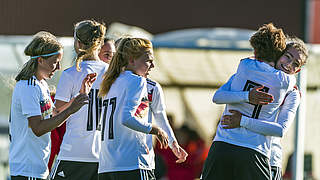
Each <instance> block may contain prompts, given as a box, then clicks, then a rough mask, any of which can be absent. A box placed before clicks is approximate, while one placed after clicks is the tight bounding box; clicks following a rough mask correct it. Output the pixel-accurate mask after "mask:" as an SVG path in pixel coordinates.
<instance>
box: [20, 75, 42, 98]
mask: <svg viewBox="0 0 320 180" xmlns="http://www.w3.org/2000/svg"><path fill="white" fill-rule="evenodd" d="M39 83H40V82H39V81H38V80H36V79H35V78H34V77H31V78H30V79H28V80H20V81H18V82H17V84H16V88H18V89H23V92H24V93H26V94H28V93H30V91H40V90H41V88H40V85H39Z"/></svg>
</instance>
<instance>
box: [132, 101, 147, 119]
mask: <svg viewBox="0 0 320 180" xmlns="http://www.w3.org/2000/svg"><path fill="white" fill-rule="evenodd" d="M148 111H149V100H148V98H147V97H143V98H142V100H141V103H140V105H139V107H138V109H137V111H136V113H135V114H134V115H135V116H136V117H139V118H144V117H145V116H146V115H147V114H148Z"/></svg>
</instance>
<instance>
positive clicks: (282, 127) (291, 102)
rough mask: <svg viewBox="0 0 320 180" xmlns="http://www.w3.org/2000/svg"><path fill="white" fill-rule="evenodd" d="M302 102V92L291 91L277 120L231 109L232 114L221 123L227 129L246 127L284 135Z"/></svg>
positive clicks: (257, 131) (258, 131) (255, 130)
mask: <svg viewBox="0 0 320 180" xmlns="http://www.w3.org/2000/svg"><path fill="white" fill-rule="evenodd" d="M299 103H300V93H299V91H298V90H294V91H291V92H290V93H289V94H288V96H287V97H286V99H285V101H284V103H283V105H282V106H281V107H280V111H279V115H278V117H277V121H276V122H275V120H271V121H272V122H271V121H266V120H262V119H254V118H249V117H246V116H243V115H241V113H240V112H238V111H233V110H232V111H231V113H233V114H232V115H225V116H224V117H223V118H222V121H221V124H222V125H223V127H224V128H226V129H230V128H231V129H232V128H236V127H244V128H247V129H249V130H251V131H254V132H256V133H260V134H263V135H266V136H277V137H283V135H284V134H285V133H286V132H287V130H288V128H289V127H290V125H291V124H292V122H293V121H294V117H295V114H296V111H297V108H298V106H299Z"/></svg>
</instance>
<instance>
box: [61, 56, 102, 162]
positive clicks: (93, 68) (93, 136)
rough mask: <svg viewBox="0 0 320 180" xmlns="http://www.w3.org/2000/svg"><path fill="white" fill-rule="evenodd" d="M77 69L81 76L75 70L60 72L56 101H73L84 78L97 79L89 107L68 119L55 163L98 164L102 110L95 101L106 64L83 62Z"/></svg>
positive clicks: (98, 102)
mask: <svg viewBox="0 0 320 180" xmlns="http://www.w3.org/2000/svg"><path fill="white" fill-rule="evenodd" d="M80 67H81V71H80V72H78V71H77V70H76V67H75V66H72V67H70V68H68V69H66V70H64V71H63V73H62V75H61V77H60V80H59V84H58V87H57V92H56V95H55V99H56V100H60V101H64V102H69V101H70V100H71V99H72V98H74V97H76V96H77V95H78V94H79V90H80V88H81V84H82V81H83V79H84V78H85V77H86V75H87V74H89V73H97V79H96V81H95V82H94V83H93V85H92V89H91V91H90V93H89V98H90V100H89V104H88V105H84V106H83V107H82V108H81V109H80V110H79V111H78V112H76V113H74V114H72V115H71V116H70V117H69V118H68V119H67V121H66V132H65V134H64V136H63V141H62V144H61V146H60V152H59V155H58V158H57V159H59V160H67V161H68V160H69V161H81V162H98V161H99V153H100V139H101V138H100V135H101V131H100V129H101V125H100V123H99V117H100V114H101V107H102V100H101V98H98V92H99V87H100V83H101V81H102V79H103V75H104V73H105V72H106V71H107V69H108V64H106V63H104V62H103V61H83V62H81V63H80Z"/></svg>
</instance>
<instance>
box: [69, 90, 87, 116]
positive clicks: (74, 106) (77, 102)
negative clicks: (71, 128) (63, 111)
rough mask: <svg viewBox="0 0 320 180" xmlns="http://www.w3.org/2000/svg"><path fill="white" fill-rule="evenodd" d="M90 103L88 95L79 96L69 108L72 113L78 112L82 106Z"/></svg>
mask: <svg viewBox="0 0 320 180" xmlns="http://www.w3.org/2000/svg"><path fill="white" fill-rule="evenodd" d="M88 103H89V97H88V95H87V94H79V95H78V96H77V97H76V98H74V100H73V102H72V103H71V105H70V106H69V107H68V109H69V110H70V111H71V113H72V114H73V113H75V112H77V111H78V110H79V109H80V108H81V107H82V106H84V105H85V104H88Z"/></svg>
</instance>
